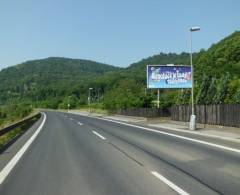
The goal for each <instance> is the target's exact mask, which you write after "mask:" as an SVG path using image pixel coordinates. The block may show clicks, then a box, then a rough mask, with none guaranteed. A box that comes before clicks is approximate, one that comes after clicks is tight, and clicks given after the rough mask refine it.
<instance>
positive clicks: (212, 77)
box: [105, 32, 240, 109]
mask: <svg viewBox="0 0 240 195" xmlns="http://www.w3.org/2000/svg"><path fill="white" fill-rule="evenodd" d="M149 64H160V65H161V64H163V65H164V64H190V56H189V54H188V53H181V54H174V53H169V54H164V53H160V54H158V55H154V56H151V57H148V58H146V59H143V60H141V61H139V62H137V63H133V64H131V65H130V66H129V67H128V68H126V69H125V70H123V71H122V72H121V74H119V75H120V76H121V78H119V79H118V80H116V79H115V80H113V81H114V82H115V85H113V86H114V87H113V88H112V90H111V91H108V93H107V94H106V95H105V105H106V107H109V108H111V109H114V108H125V107H143V106H152V104H151V101H152V100H154V99H156V94H154V93H156V90H148V92H147V93H146V89H145V88H146V66H147V65H149ZM193 64H194V67H195V69H194V70H195V77H194V78H195V101H196V103H198V104H221V103H240V32H235V33H233V34H232V35H230V36H228V37H226V38H224V39H223V40H221V41H220V42H219V43H217V44H214V45H213V46H212V47H210V48H209V49H208V50H206V51H205V50H201V51H200V52H199V53H194V54H193ZM120 76H119V77H120ZM110 78H111V77H110ZM112 78H114V77H112ZM119 94H124V95H119ZM146 94H147V95H146ZM160 94H161V97H160V104H161V106H169V105H172V104H189V103H190V90H183V91H182V90H162V91H161V93H160ZM109 102H110V103H109Z"/></svg>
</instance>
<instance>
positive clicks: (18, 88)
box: [0, 57, 119, 103]
mask: <svg viewBox="0 0 240 195" xmlns="http://www.w3.org/2000/svg"><path fill="white" fill-rule="evenodd" d="M115 70H119V68H117V67H114V66H110V65H107V64H102V63H98V62H94V61H90V60H80V59H69V58H59V57H50V58H46V59H41V60H32V61H27V62H25V63H22V64H19V65H16V66H12V67H9V68H5V69H3V70H1V71H0V102H3V103H4V102H6V101H7V100H8V101H9V100H10V99H15V100H16V99H22V98H25V99H28V98H29V99H32V98H34V99H36V98H38V99H40V100H41V99H46V98H48V96H54V94H55V95H60V94H61V96H63V95H64V94H65V93H67V91H68V90H71V89H70V88H71V87H73V86H76V85H82V86H83V85H84V84H86V83H88V82H89V81H91V80H93V79H96V78H98V77H99V76H101V75H103V74H105V73H106V72H111V71H115ZM33 96H34V97H33Z"/></svg>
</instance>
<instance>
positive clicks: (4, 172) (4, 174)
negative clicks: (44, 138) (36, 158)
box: [0, 113, 46, 184]
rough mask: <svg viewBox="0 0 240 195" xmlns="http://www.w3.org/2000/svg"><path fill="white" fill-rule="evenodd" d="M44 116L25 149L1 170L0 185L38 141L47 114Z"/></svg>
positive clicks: (24, 146)
mask: <svg viewBox="0 0 240 195" xmlns="http://www.w3.org/2000/svg"><path fill="white" fill-rule="evenodd" d="M42 114H43V121H42V123H41V125H40V126H39V127H38V129H37V130H36V131H35V133H34V134H33V135H32V137H30V139H29V140H28V141H27V142H26V143H25V144H24V145H23V147H22V148H21V149H20V150H19V151H18V152H17V153H16V154H15V156H14V157H13V158H12V159H11V160H10V161H9V162H8V164H7V165H6V166H5V167H4V168H3V169H2V170H1V172H0V184H2V183H3V181H4V180H5V178H6V177H7V176H8V174H9V173H10V172H11V170H12V169H13V168H14V166H15V165H16V164H17V163H18V161H19V160H20V158H21V157H22V156H23V154H24V153H25V152H26V150H27V149H28V148H29V146H30V145H31V143H32V142H33V141H34V140H35V139H36V137H37V135H38V134H39V133H40V131H41V130H42V127H43V125H44V124H45V121H46V114H45V113H42Z"/></svg>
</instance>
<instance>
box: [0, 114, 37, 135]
mask: <svg viewBox="0 0 240 195" xmlns="http://www.w3.org/2000/svg"><path fill="white" fill-rule="evenodd" d="M35 117H39V118H40V117H41V113H37V114H35V115H33V116H31V117H29V118H26V119H24V120H22V121H19V122H17V123H15V124H13V125H10V126H7V127H5V128H3V129H1V130H0V137H1V136H3V135H4V134H6V133H8V132H10V131H12V130H14V129H16V128H17V127H20V126H21V125H23V124H25V123H27V122H29V121H30V120H32V119H33V118H35Z"/></svg>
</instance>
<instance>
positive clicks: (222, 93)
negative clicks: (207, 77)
mask: <svg viewBox="0 0 240 195" xmlns="http://www.w3.org/2000/svg"><path fill="white" fill-rule="evenodd" d="M229 82H230V75H229V73H227V74H226V75H223V76H222V78H221V79H220V80H219V84H218V88H217V91H216V94H215V96H214V98H213V102H214V103H215V104H222V103H224V100H225V97H226V96H227V92H228V84H229Z"/></svg>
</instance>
